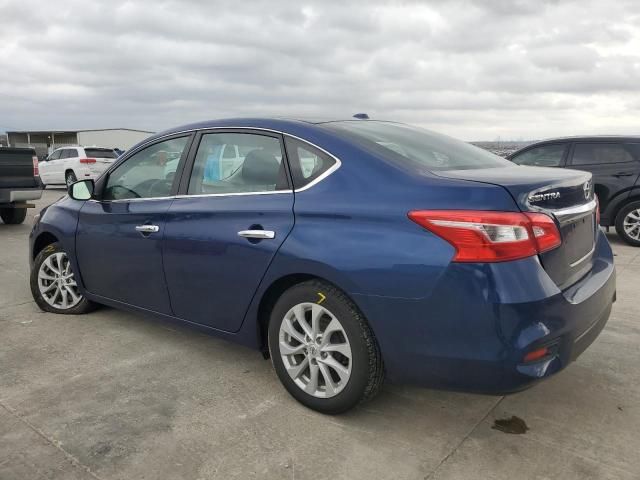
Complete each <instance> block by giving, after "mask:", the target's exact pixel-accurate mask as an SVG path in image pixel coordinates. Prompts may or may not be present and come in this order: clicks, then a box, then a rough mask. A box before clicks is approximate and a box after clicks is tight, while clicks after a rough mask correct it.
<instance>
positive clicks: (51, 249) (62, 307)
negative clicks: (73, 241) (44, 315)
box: [30, 243, 96, 315]
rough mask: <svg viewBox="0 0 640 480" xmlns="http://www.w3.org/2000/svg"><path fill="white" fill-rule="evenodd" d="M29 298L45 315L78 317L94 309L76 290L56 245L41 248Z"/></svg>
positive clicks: (72, 276)
mask: <svg viewBox="0 0 640 480" xmlns="http://www.w3.org/2000/svg"><path fill="white" fill-rule="evenodd" d="M30 285H31V295H32V296H33V299H34V300H35V302H36V303H37V304H38V306H39V307H40V308H41V309H42V310H44V311H45V312H51V313H64V314H71V315H78V314H81V313H87V312H90V311H92V310H94V309H95V308H96V304H95V303H93V302H91V301H89V300H87V299H86V298H85V297H84V295H82V293H80V291H79V290H78V287H77V283H76V281H75V275H74V272H73V271H72V270H71V265H70V263H69V259H68V257H67V254H66V252H65V251H64V250H63V249H62V247H61V246H60V244H59V243H52V244H50V245H47V246H46V247H44V248H43V249H42V250H41V251H40V253H38V255H37V256H36V258H35V260H34V262H33V268H32V269H31V278H30Z"/></svg>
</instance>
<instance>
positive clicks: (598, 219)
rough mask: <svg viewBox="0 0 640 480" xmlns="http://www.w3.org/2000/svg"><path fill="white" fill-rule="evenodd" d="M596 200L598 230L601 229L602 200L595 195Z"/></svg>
mask: <svg viewBox="0 0 640 480" xmlns="http://www.w3.org/2000/svg"><path fill="white" fill-rule="evenodd" d="M594 197H595V199H596V228H599V227H600V200H598V195H594Z"/></svg>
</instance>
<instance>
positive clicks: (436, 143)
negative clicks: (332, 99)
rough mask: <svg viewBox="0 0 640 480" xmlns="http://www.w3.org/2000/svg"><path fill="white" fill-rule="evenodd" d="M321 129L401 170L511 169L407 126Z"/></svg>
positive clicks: (357, 124)
mask: <svg viewBox="0 0 640 480" xmlns="http://www.w3.org/2000/svg"><path fill="white" fill-rule="evenodd" d="M323 126H324V127H325V128H327V129H329V130H332V131H334V132H336V133H338V134H340V135H342V136H344V137H348V138H350V139H351V140H352V141H354V142H356V143H358V144H360V145H362V146H363V147H365V148H367V149H369V150H372V151H375V152H376V153H378V154H380V155H382V156H384V157H386V158H388V159H389V160H392V161H394V162H397V163H401V164H403V166H405V167H410V168H411V167H413V168H418V169H427V170H467V169H473V168H498V167H513V163H511V162H510V161H509V160H506V159H504V158H502V157H499V156H497V155H494V154H493V153H490V152H487V151H486V150H483V149H481V148H478V147H475V146H473V145H470V144H468V143H465V142H462V141H460V140H456V139H454V138H451V137H447V136H446V135H441V134H439V133H435V132H432V131H429V130H424V129H422V128H417V127H411V126H409V125H404V124H399V123H390V122H376V121H366V120H365V121H363V120H356V121H343V122H329V123H325V124H323Z"/></svg>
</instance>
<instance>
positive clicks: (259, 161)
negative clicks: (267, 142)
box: [242, 149, 280, 185]
mask: <svg viewBox="0 0 640 480" xmlns="http://www.w3.org/2000/svg"><path fill="white" fill-rule="evenodd" d="M279 172H280V163H278V160H277V159H276V157H275V156H274V155H272V154H271V153H269V152H267V151H265V150H262V149H256V150H251V151H250V152H249V153H248V154H247V156H246V157H245V158H244V163H243V164H242V179H243V180H244V181H245V182H247V183H252V184H255V185H275V184H276V183H278V176H279Z"/></svg>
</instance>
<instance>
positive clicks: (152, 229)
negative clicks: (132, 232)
mask: <svg viewBox="0 0 640 480" xmlns="http://www.w3.org/2000/svg"><path fill="white" fill-rule="evenodd" d="M159 230H160V227H159V226H157V225H138V226H137V227H136V232H140V233H156V232H158V231H159Z"/></svg>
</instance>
